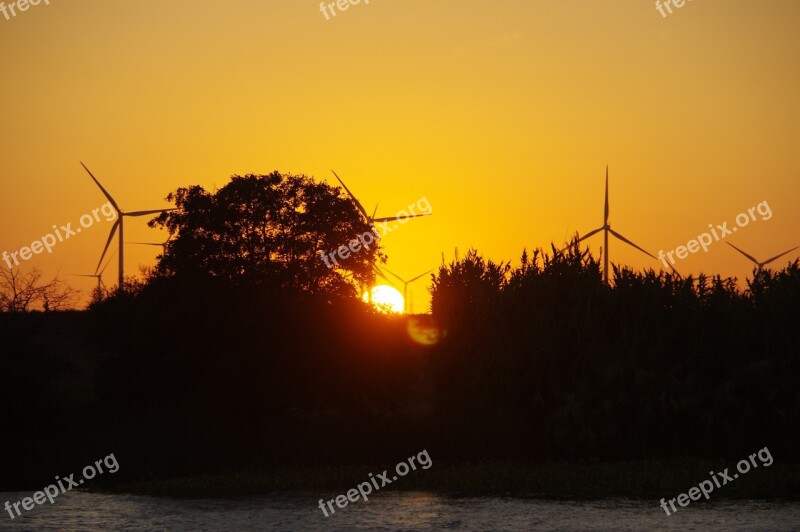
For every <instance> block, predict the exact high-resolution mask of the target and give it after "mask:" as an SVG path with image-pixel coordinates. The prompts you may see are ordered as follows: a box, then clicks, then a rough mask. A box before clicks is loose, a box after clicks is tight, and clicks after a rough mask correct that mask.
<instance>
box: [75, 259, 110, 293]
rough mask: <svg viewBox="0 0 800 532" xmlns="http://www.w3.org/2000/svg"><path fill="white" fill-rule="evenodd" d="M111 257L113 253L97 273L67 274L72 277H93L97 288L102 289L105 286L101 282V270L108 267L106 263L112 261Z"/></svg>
mask: <svg viewBox="0 0 800 532" xmlns="http://www.w3.org/2000/svg"><path fill="white" fill-rule="evenodd" d="M113 259H114V255H113V254H112V255H111V258H109V259H108V262H106V265H105V266H103V269H102V270H100V272H99V273H95V274H88V273H69V274H67V275H71V276H72V277H94V278H95V279H97V289H98V290H100V289H102V288H103V287H105V283H104V282H103V272H104V271H106V268H108V265H109V264H111V261H112V260H113Z"/></svg>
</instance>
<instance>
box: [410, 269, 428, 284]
mask: <svg viewBox="0 0 800 532" xmlns="http://www.w3.org/2000/svg"><path fill="white" fill-rule="evenodd" d="M432 272H433V270H428V271H427V272H425V273H423V274H422V275H417V276H416V277H414V278H413V279H411V280H410V281H408V282H409V283H413V282H414V281H416V280H417V279H419V278H420V277H425V276H426V275H428V274H429V273H432Z"/></svg>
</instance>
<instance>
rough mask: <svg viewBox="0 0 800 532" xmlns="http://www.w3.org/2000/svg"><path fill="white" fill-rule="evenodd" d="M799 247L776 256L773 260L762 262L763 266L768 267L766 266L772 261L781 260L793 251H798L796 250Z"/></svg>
mask: <svg viewBox="0 0 800 532" xmlns="http://www.w3.org/2000/svg"><path fill="white" fill-rule="evenodd" d="M797 247H800V246H797ZM797 247H794V248H792V249H790V250H789V251H784V252H783V253H781V254H780V255H775V256H774V257H772V258H771V259H767V260H765V261H764V262H762V263H761V265H762V266H766V265H767V264H769V263H770V262H772V261H774V260H777V259H779V258H781V257H783V256H784V255H786V254H787V253H791V252H792V251H794V250H796V249H797Z"/></svg>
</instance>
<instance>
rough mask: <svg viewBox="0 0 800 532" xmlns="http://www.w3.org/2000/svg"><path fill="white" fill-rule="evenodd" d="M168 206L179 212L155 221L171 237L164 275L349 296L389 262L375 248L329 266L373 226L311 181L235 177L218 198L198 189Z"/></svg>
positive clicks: (179, 193) (182, 192)
mask: <svg viewBox="0 0 800 532" xmlns="http://www.w3.org/2000/svg"><path fill="white" fill-rule="evenodd" d="M167 200H168V201H170V202H174V204H175V206H176V210H173V211H170V212H165V213H162V214H161V215H159V216H158V217H157V218H156V219H154V220H153V221H151V222H150V225H151V227H155V226H160V227H164V228H166V229H167V230H168V231H169V234H170V240H169V241H168V243H167V245H166V247H165V253H164V255H162V256H161V257H160V259H159V263H158V266H157V267H156V274H157V275H161V276H191V277H198V276H199V277H207V276H208V277H212V278H217V279H223V280H226V281H230V282H233V283H236V284H270V285H274V286H276V287H280V288H287V289H299V290H302V291H307V292H312V293H342V292H343V291H347V290H351V287H352V286H353V282H357V283H370V282H372V280H373V279H374V273H373V265H374V264H375V262H376V261H378V260H384V256H383V255H382V254H381V252H380V247H379V246H378V245H377V242H376V243H375V244H374V245H373V246H370V247H369V249H366V248H364V249H361V250H360V251H359V252H358V253H354V254H352V255H351V256H350V257H349V258H348V259H347V260H340V261H338V264H339V266H338V267H336V268H329V267H328V266H327V265H326V263H325V262H324V261H323V260H322V254H323V253H325V254H327V253H329V252H332V251H335V250H336V249H338V248H339V247H340V246H342V245H347V244H348V242H349V241H351V240H353V239H354V238H356V237H357V236H358V235H361V234H363V233H365V232H369V231H371V227H370V226H369V225H368V223H367V221H366V220H364V219H363V217H362V216H361V215H360V214H359V212H358V211H357V210H356V207H355V206H354V205H353V203H352V202H351V201H350V200H349V199H347V198H346V197H344V196H340V195H339V189H338V188H334V187H331V186H330V185H328V184H326V183H318V182H315V181H313V180H312V179H311V178H309V177H306V176H304V175H291V174H281V173H279V172H277V171H276V172H272V173H271V174H269V175H253V174H248V175H244V176H238V175H236V176H233V177H232V178H231V181H230V182H229V183H228V184H227V185H225V186H224V187H222V188H220V189H219V190H216V191H214V192H209V191H207V190H205V189H204V188H203V187H202V186H199V185H195V186H191V187H188V188H179V189H177V190H176V191H174V192H172V193H170V194H169V195H168V196H167Z"/></svg>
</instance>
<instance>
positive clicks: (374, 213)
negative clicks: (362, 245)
mask: <svg viewBox="0 0 800 532" xmlns="http://www.w3.org/2000/svg"><path fill="white" fill-rule="evenodd" d="M378 205H379V204H378V203H376V204H375V210H374V211H372V218H370V220H372V221H375V215H376V214H378Z"/></svg>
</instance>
